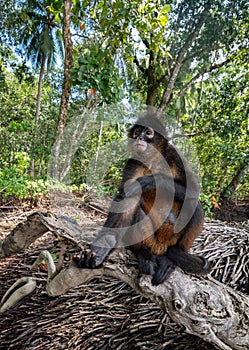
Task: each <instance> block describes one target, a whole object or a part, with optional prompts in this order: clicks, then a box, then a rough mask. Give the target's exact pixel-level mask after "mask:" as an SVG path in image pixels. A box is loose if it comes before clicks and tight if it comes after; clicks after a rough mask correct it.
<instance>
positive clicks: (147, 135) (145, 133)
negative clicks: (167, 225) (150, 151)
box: [132, 125, 155, 153]
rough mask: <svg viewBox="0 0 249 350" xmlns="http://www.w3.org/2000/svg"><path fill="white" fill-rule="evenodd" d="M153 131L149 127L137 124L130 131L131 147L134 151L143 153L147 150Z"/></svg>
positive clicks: (151, 140)
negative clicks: (131, 131)
mask: <svg viewBox="0 0 249 350" xmlns="http://www.w3.org/2000/svg"><path fill="white" fill-rule="evenodd" d="M154 136H155V132H154V130H153V129H152V128H150V127H143V126H140V125H137V126H136V127H134V130H133V133H132V139H133V143H132V149H133V151H135V152H136V153H143V152H145V151H146V150H147V148H148V144H150V143H151V142H153V139H154Z"/></svg>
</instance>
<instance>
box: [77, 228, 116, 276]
mask: <svg viewBox="0 0 249 350" xmlns="http://www.w3.org/2000/svg"><path fill="white" fill-rule="evenodd" d="M115 245H116V239H115V237H114V235H110V234H103V235H101V236H99V237H98V238H97V239H96V240H95V242H94V244H92V245H91V246H90V248H89V249H86V250H84V251H82V252H81V254H77V255H74V256H73V261H74V262H75V263H76V265H77V266H78V267H80V268H88V269H94V268H96V267H99V266H100V265H101V264H102V263H103V261H104V260H105V258H106V257H107V255H108V254H109V253H110V251H111V250H112V249H113V248H114V247H115Z"/></svg>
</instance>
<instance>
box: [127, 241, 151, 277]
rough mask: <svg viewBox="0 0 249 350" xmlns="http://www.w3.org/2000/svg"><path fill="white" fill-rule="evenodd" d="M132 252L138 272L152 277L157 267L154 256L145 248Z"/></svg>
mask: <svg viewBox="0 0 249 350" xmlns="http://www.w3.org/2000/svg"><path fill="white" fill-rule="evenodd" d="M132 250H133V253H134V255H135V257H136V258H137V261H138V269H139V272H141V273H142V274H145V275H154V273H155V271H156V266H157V260H156V256H155V255H154V254H152V253H151V252H150V251H149V249H148V248H146V247H140V248H139V249H132Z"/></svg>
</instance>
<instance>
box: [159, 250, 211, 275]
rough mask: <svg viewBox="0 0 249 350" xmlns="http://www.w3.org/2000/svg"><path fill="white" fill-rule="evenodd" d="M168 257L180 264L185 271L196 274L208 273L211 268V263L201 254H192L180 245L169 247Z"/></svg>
mask: <svg viewBox="0 0 249 350" xmlns="http://www.w3.org/2000/svg"><path fill="white" fill-rule="evenodd" d="M166 254H167V257H168V258H169V259H170V260H171V261H173V262H174V263H175V264H176V265H177V266H179V267H180V268H181V269H182V270H183V271H184V272H187V273H190V274H195V275H206V274H207V273H209V272H210V270H211V267H212V266H211V263H210V262H209V261H208V260H207V259H205V258H204V257H201V256H196V255H192V254H190V253H187V252H185V251H183V250H182V249H181V248H180V247H178V246H174V247H169V248H168V250H167V253H166Z"/></svg>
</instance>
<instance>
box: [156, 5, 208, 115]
mask: <svg viewBox="0 0 249 350" xmlns="http://www.w3.org/2000/svg"><path fill="white" fill-rule="evenodd" d="M210 6H211V4H210V2H209V1H208V4H207V5H206V7H205V9H204V11H203V13H202V15H201V17H200V20H199V22H198V23H197V25H196V27H195V30H194V32H193V33H191V34H190V35H189V37H188V39H187V41H186V42H185V44H184V45H183V47H182V48H181V50H180V52H179V54H178V57H177V59H176V63H175V66H174V68H173V71H172V73H171V78H170V80H169V83H168V86H167V88H166V89H165V91H164V93H163V97H162V103H161V106H160V111H161V113H163V112H164V111H165V110H166V108H167V104H168V102H169V100H170V95H171V93H172V91H173V88H174V85H175V81H176V79H177V76H178V74H179V72H180V69H181V67H182V63H183V59H184V57H185V55H186V53H187V51H188V49H189V48H190V46H191V45H192V44H193V42H194V41H195V40H196V38H197V36H198V35H199V33H200V31H201V28H202V26H203V24H204V23H205V20H206V18H207V12H208V10H209V8H210Z"/></svg>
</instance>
